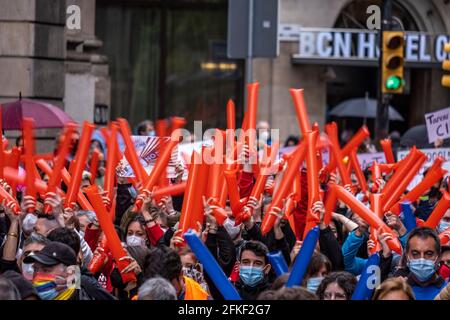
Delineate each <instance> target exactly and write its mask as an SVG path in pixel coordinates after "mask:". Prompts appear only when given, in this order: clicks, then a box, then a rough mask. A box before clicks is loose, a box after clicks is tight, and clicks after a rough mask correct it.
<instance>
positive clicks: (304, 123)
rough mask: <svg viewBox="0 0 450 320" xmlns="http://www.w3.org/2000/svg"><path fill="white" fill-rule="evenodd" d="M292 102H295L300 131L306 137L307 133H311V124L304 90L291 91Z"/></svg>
mask: <svg viewBox="0 0 450 320" xmlns="http://www.w3.org/2000/svg"><path fill="white" fill-rule="evenodd" d="M289 92H290V93H291V97H292V100H293V101H294V107H295V112H296V113H297V120H298V123H299V125H300V131H301V132H302V135H303V136H304V135H305V133H306V132H308V131H311V123H310V122H309V118H308V113H307V111H306V103H305V97H304V94H303V89H293V88H291V89H289Z"/></svg>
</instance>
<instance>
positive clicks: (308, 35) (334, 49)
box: [279, 24, 450, 68]
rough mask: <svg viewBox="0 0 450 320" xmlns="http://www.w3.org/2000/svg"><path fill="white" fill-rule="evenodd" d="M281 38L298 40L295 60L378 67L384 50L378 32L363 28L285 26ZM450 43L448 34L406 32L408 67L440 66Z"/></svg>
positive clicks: (406, 62) (449, 57) (291, 40)
mask: <svg viewBox="0 0 450 320" xmlns="http://www.w3.org/2000/svg"><path fill="white" fill-rule="evenodd" d="M279 39H280V41H287V42H298V53H296V54H294V55H293V57H292V60H293V63H301V64H329V65H348V66H374V67H375V66H377V64H378V57H379V54H380V50H379V47H378V44H379V39H378V32H377V31H371V30H362V29H324V28H302V27H300V26H298V25H286V24H284V25H281V26H280V33H279ZM448 42H450V36H449V35H445V34H429V33H424V32H409V31H407V32H405V52H404V57H405V66H406V67H413V68H421V67H422V68H430V67H436V68H438V67H440V65H441V63H442V61H443V60H445V59H450V54H447V53H445V52H444V45H445V44H446V43H448Z"/></svg>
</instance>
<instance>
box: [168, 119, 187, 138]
mask: <svg viewBox="0 0 450 320" xmlns="http://www.w3.org/2000/svg"><path fill="white" fill-rule="evenodd" d="M185 124H186V119H185V118H182V117H172V118H170V135H173V134H174V133H175V136H173V137H172V138H173V139H176V140H179V137H180V136H181V134H180V133H179V132H175V131H176V130H178V129H181V128H183V127H184V126H185Z"/></svg>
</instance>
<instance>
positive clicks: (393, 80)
mask: <svg viewBox="0 0 450 320" xmlns="http://www.w3.org/2000/svg"><path fill="white" fill-rule="evenodd" d="M402 85H403V79H402V78H400V77H399V76H390V77H389V78H388V79H387V80H386V89H388V90H397V89H398V88H400V87H401V86H402Z"/></svg>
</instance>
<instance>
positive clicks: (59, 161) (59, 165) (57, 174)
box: [38, 123, 77, 214]
mask: <svg viewBox="0 0 450 320" xmlns="http://www.w3.org/2000/svg"><path fill="white" fill-rule="evenodd" d="M76 129H77V124H76V123H68V124H67V125H66V127H65V134H64V140H63V141H62V142H61V145H60V147H59V150H58V154H57V156H56V159H55V162H54V165H53V169H52V174H51V175H50V174H48V173H47V174H48V176H49V180H48V189H47V191H48V192H56V188H57V187H59V186H60V185H61V175H62V169H63V168H64V165H65V164H66V159H67V154H68V153H69V152H70V147H71V143H70V140H71V137H72V135H73V133H74V132H75V130H76ZM38 161H39V160H38ZM42 161H44V159H42ZM44 163H46V162H45V161H44ZM51 211H52V207H51V206H50V205H45V207H44V212H45V213H46V214H49V213H50V212H51Z"/></svg>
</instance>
